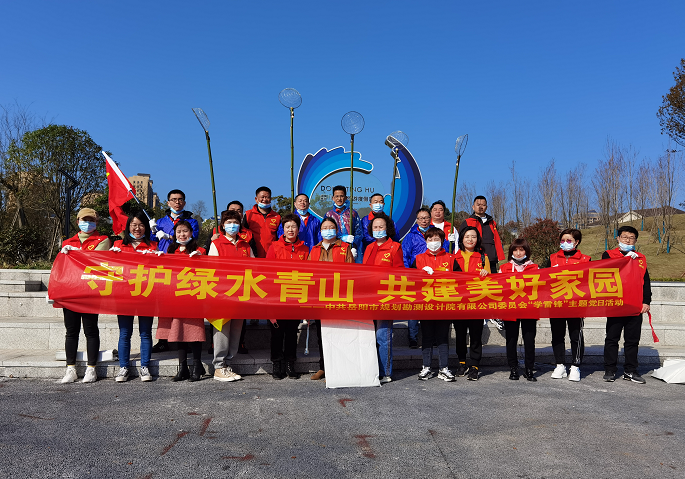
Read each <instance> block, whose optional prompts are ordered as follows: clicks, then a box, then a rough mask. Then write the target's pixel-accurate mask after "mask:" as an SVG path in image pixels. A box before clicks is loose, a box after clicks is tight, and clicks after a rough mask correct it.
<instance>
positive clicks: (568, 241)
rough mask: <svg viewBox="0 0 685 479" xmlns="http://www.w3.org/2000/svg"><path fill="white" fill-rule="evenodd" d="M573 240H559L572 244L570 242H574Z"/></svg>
mask: <svg viewBox="0 0 685 479" xmlns="http://www.w3.org/2000/svg"><path fill="white" fill-rule="evenodd" d="M575 241H576V240H561V242H562V243H568V244H572V243H574V242H575Z"/></svg>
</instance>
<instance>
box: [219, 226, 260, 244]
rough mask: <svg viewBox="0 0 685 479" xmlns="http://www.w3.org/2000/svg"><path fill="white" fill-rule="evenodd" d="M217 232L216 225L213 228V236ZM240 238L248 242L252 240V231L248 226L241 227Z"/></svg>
mask: <svg viewBox="0 0 685 479" xmlns="http://www.w3.org/2000/svg"><path fill="white" fill-rule="evenodd" d="M215 234H216V227H214V228H212V236H214V235H215ZM238 238H240V239H241V240H243V241H245V242H246V243H249V242H250V241H252V231H250V230H249V229H247V228H240V231H238Z"/></svg>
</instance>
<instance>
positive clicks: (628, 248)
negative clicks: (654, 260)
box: [618, 241, 635, 253]
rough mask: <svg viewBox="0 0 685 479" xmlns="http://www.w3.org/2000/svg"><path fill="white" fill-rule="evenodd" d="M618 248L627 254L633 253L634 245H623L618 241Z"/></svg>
mask: <svg viewBox="0 0 685 479" xmlns="http://www.w3.org/2000/svg"><path fill="white" fill-rule="evenodd" d="M618 247H619V249H620V250H621V251H624V252H626V253H627V252H628V251H635V245H634V244H625V243H621V242H620V241H619V242H618Z"/></svg>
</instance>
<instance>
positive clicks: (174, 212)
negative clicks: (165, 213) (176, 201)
mask: <svg viewBox="0 0 685 479" xmlns="http://www.w3.org/2000/svg"><path fill="white" fill-rule="evenodd" d="M169 209H170V210H171V212H172V213H173V214H175V215H180V214H181V213H183V211H184V210H183V208H181V209H180V210H175V209H173V208H171V207H169Z"/></svg>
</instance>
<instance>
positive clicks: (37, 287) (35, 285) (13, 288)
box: [0, 279, 43, 293]
mask: <svg viewBox="0 0 685 479" xmlns="http://www.w3.org/2000/svg"><path fill="white" fill-rule="evenodd" d="M42 289H43V283H41V282H40V281H35V280H15V279H2V280H0V293H26V292H29V291H42Z"/></svg>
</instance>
